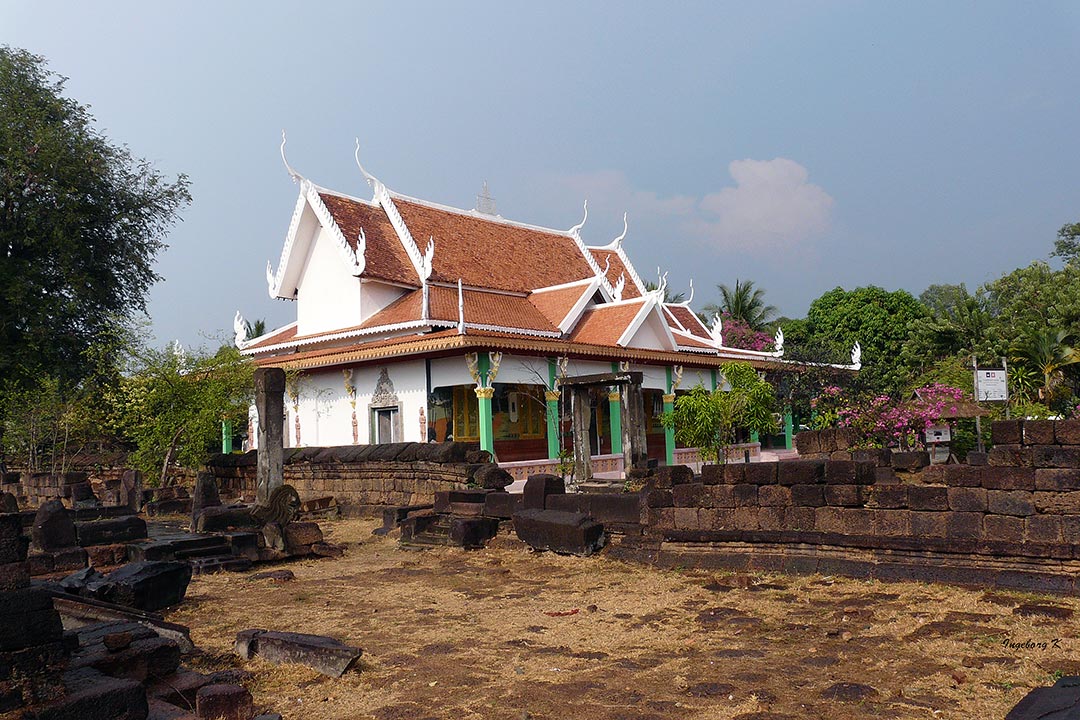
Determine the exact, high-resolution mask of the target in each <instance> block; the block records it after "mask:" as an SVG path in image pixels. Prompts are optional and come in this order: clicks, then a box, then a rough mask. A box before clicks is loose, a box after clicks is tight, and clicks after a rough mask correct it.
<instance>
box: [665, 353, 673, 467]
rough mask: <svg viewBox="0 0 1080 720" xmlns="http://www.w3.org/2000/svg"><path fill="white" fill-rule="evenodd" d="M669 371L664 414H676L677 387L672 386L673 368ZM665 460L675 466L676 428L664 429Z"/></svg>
mask: <svg viewBox="0 0 1080 720" xmlns="http://www.w3.org/2000/svg"><path fill="white" fill-rule="evenodd" d="M664 369H665V370H666V371H667V392H666V393H664V414H665V415H667V414H668V413H672V412H675V387H674V386H673V385H672V384H671V367H667V368H664ZM664 449H665V452H664V459H665V462H666V463H667V464H668V465H674V464H675V428H674V426H672V427H665V428H664Z"/></svg>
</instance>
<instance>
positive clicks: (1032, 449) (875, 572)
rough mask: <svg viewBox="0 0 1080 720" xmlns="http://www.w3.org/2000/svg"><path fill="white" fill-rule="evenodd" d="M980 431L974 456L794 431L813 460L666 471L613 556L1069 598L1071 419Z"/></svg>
mask: <svg viewBox="0 0 1080 720" xmlns="http://www.w3.org/2000/svg"><path fill="white" fill-rule="evenodd" d="M992 434H993V439H994V442H995V447H994V448H993V449H992V450H991V451H990V452H989V453H988V454H987V455H986V456H985V457H981V456H979V457H976V458H975V459H976V461H982V460H985V462H986V463H987V464H985V465H972V464H963V465H933V466H929V465H928V464H927V463H928V458H927V456H926V454H925V453H890V452H888V451H881V450H842V449H837V448H836V447H835V446H832V447H830V445H829V444H828V439H827V438H828V435H829V433H828V432H827V431H825V432H823V433H812V434H810V435H809V436H808V437H804V435H805V434H803V433H800V435H799V438H798V440H797V442H798V445H799V448H800V452H801V451H803V450H804V449H807V450H809V449H810V448H812V447H815V446H816V448H817V450H818V457H817V458H812V459H799V460H784V461H780V462H778V463H752V464H731V465H726V466H715V465H714V466H706V467H705V468H704V469H703V472H702V474H701V475H699V476H694V475H693V474H692V473H690V471H689V470H688V469H686V468H681V469H680V468H665V469H662V470H661V473H660V475H659V476H658V477H657V479H656V480H655V481H653V483H651V484H650V486H649V487H648V488H647V489H646V490H645V491H644V492H643V494H642V507H641V515H642V524H643V525H644V534H643V535H642V536H641V537H640V538H627V540H626V541H624V542H623V544H622V546H621V547H620V548H619V549H618V550H616V554H617V555H618V554H620V553H621V554H623V555H625V556H627V557H636V558H638V559H645V560H648V561H651V562H655V563H658V564H661V565H665V566H677V565H683V566H697V567H724V568H737V569H749V570H785V571H794V572H822V573H836V574H843V575H852V576H856V577H874V578H880V579H908V580H925V581H945V582H953V583H961V584H975V585H996V586H1001V587H1019V588H1024V589H1028V590H1046V591H1051V592H1061V593H1069V594H1080V581H1078V580H1077V578H1080V573H1078V571H1080V422H1078V421H1071V420H1070V421H1058V422H1055V421H1027V422H1024V421H1006V422H998V423H994V425H993V426H992ZM823 435H824V436H825V439H824V440H823V437H822V436H823ZM835 436H836V433H833V438H835ZM841 442H843V441H841ZM833 443H835V440H833ZM826 457H827V458H828V459H826Z"/></svg>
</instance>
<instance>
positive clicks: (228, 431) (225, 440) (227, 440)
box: [221, 420, 232, 455]
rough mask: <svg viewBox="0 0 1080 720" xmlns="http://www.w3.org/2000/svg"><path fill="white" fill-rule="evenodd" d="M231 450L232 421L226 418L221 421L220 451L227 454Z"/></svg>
mask: <svg viewBox="0 0 1080 720" xmlns="http://www.w3.org/2000/svg"><path fill="white" fill-rule="evenodd" d="M231 452H232V423H231V422H229V421H228V420H222V421H221V453H222V454H223V455H228V454H229V453H231Z"/></svg>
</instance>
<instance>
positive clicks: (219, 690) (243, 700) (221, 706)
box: [195, 684, 254, 720]
mask: <svg viewBox="0 0 1080 720" xmlns="http://www.w3.org/2000/svg"><path fill="white" fill-rule="evenodd" d="M253 712H254V711H253V708H252V698H251V693H249V692H248V691H247V690H246V689H245V688H244V687H243V686H241V685H226V684H215V685H205V686H203V687H201V688H199V691H198V692H197V693H196V694H195V714H196V715H197V716H198V717H199V718H200V720H249V719H250V718H251V715H252V713H253Z"/></svg>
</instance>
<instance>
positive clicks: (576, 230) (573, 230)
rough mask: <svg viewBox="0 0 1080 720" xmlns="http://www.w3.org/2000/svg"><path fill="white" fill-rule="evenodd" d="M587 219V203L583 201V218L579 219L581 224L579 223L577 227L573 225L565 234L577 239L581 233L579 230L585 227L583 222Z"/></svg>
mask: <svg viewBox="0 0 1080 720" xmlns="http://www.w3.org/2000/svg"><path fill="white" fill-rule="evenodd" d="M588 219H589V201H588V200H586V201H585V217H583V218H581V222H579V223H578V224H577V225H575V226H574V227H572V228H570V229H569V230H567V231H566V233H567V234H568V235H573V236H574V237H578V236H579V235H580V233H581V228H583V227H585V221H586V220H588Z"/></svg>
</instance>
